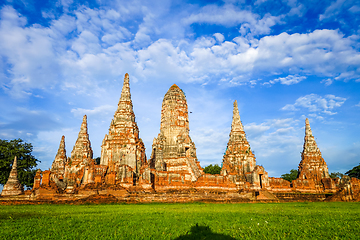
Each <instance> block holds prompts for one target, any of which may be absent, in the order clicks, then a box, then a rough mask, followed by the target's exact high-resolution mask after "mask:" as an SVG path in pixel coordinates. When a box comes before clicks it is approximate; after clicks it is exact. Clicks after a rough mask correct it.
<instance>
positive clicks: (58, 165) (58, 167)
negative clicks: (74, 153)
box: [51, 136, 67, 179]
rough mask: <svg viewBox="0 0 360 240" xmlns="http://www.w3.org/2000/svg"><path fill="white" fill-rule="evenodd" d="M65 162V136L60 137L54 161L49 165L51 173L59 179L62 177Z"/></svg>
mask: <svg viewBox="0 0 360 240" xmlns="http://www.w3.org/2000/svg"><path fill="white" fill-rule="evenodd" d="M66 161H67V158H66V150H65V136H62V137H61V141H60V145H59V149H58V152H57V154H56V156H55V160H54V162H53V163H52V165H51V172H52V173H53V174H56V176H57V178H59V179H62V178H63V177H64V173H65V164H66Z"/></svg>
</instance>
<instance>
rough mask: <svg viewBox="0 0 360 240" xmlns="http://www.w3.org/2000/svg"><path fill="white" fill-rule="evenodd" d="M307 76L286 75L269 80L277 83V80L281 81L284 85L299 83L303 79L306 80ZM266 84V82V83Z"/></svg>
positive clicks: (270, 82) (271, 82)
mask: <svg viewBox="0 0 360 240" xmlns="http://www.w3.org/2000/svg"><path fill="white" fill-rule="evenodd" d="M305 79H306V77H305V76H294V75H289V76H286V77H280V78H276V79H274V80H271V81H269V82H268V83H269V84H275V83H277V82H280V83H281V84H284V85H292V84H297V83H299V82H301V81H303V80H305ZM265 84H266V83H265Z"/></svg>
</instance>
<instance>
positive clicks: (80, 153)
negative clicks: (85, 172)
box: [64, 115, 93, 164]
mask: <svg viewBox="0 0 360 240" xmlns="http://www.w3.org/2000/svg"><path fill="white" fill-rule="evenodd" d="M64 145H65V144H64ZM92 157H93V151H92V149H91V143H90V139H89V134H88V128H87V116H86V115H84V117H83V121H82V124H81V127H80V132H79V135H78V138H77V140H76V142H75V145H74V148H73V150H72V151H71V160H72V162H73V163H85V164H86V163H87V162H88V160H89V159H92Z"/></svg>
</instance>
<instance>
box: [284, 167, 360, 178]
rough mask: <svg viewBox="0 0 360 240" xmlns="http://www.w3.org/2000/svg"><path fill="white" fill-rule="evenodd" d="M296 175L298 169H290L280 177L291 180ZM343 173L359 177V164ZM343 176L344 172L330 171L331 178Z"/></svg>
mask: <svg viewBox="0 0 360 240" xmlns="http://www.w3.org/2000/svg"><path fill="white" fill-rule="evenodd" d="M298 175H299V172H298V170H296V169H291V170H290V173H285V174H283V175H281V178H282V179H285V180H287V181H289V182H291V181H293V180H295V179H297V177H298ZM345 175H347V176H349V177H354V178H358V179H360V164H359V166H356V167H354V168H353V169H350V170H349V171H347V172H346V173H345ZM343 176H344V174H342V173H341V172H332V173H330V177H331V178H342V177H343Z"/></svg>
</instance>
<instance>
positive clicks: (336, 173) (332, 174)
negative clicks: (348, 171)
mask: <svg viewBox="0 0 360 240" xmlns="http://www.w3.org/2000/svg"><path fill="white" fill-rule="evenodd" d="M343 176H344V174H342V173H341V172H332V173H330V177H331V178H342V177H343Z"/></svg>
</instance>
